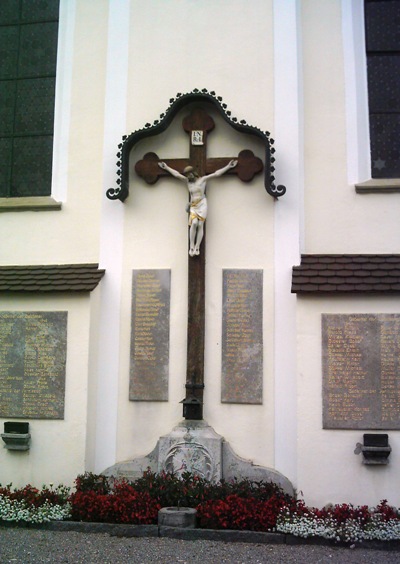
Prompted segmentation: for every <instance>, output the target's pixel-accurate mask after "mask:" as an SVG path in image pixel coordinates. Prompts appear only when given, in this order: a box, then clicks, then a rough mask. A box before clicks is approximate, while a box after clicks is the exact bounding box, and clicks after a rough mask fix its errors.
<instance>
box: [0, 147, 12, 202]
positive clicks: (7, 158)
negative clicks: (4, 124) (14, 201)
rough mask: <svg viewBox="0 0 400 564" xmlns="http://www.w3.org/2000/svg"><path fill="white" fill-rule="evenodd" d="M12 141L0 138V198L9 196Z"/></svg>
mask: <svg viewBox="0 0 400 564" xmlns="http://www.w3.org/2000/svg"><path fill="white" fill-rule="evenodd" d="M11 155H12V140H11V139H1V138H0V198H7V197H8V196H9V195H10V173H11Z"/></svg>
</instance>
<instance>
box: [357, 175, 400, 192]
mask: <svg viewBox="0 0 400 564" xmlns="http://www.w3.org/2000/svg"><path fill="white" fill-rule="evenodd" d="M355 189H356V192H357V194H385V193H391V192H400V178H371V179H370V180H367V181H366V182H359V183H357V184H355Z"/></svg>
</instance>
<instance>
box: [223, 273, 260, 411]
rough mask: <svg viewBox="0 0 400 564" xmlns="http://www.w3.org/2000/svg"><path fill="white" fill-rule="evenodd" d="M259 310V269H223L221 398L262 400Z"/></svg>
mask: <svg viewBox="0 0 400 564" xmlns="http://www.w3.org/2000/svg"><path fill="white" fill-rule="evenodd" d="M262 312H263V272H262V270H223V312H222V402H225V403H253V404H261V403H262V393H263V387H262V379H263V334H262V329H263V320H262Z"/></svg>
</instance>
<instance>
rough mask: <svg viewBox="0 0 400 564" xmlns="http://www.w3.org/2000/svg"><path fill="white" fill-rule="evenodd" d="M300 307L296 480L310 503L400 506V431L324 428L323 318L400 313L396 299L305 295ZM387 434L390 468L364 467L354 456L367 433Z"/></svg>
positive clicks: (298, 319) (299, 301)
mask: <svg viewBox="0 0 400 564" xmlns="http://www.w3.org/2000/svg"><path fill="white" fill-rule="evenodd" d="M297 305H298V317H297V327H298V351H299V353H298V376H297V379H298V381H297V386H298V398H297V409H298V482H297V488H298V490H299V491H302V492H303V494H304V499H305V501H306V503H308V504H310V505H314V506H323V505H324V504H325V503H353V504H369V505H372V506H374V505H376V504H377V503H379V501H380V500H382V499H388V500H390V503H391V504H393V505H397V506H398V505H399V504H400V496H399V491H398V487H397V475H398V465H399V460H400V432H399V431H393V430H383V431H369V430H368V429H363V430H337V429H335V430H332V429H323V428H322V341H321V314H322V313H328V314H338V313H342V314H350V313H359V314H360V313H374V314H378V313H391V314H393V313H397V314H398V313H400V300H399V299H398V298H394V297H387V298H383V297H382V298H376V297H372V296H370V297H363V298H362V297H360V298H354V297H346V298H339V297H336V298H333V299H328V298H324V297H319V298H317V297H314V298H312V297H301V298H299V299H298V301H297ZM368 432H372V433H374V432H377V433H387V434H388V435H389V444H390V446H391V447H392V452H391V454H390V457H389V464H388V465H387V466H368V465H364V464H362V454H358V455H356V454H354V450H355V448H356V445H357V443H361V444H362V443H363V434H364V433H368Z"/></svg>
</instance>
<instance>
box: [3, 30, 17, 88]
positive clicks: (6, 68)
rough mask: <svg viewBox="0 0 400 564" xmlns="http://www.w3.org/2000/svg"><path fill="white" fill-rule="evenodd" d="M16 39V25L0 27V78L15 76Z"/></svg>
mask: <svg viewBox="0 0 400 564" xmlns="http://www.w3.org/2000/svg"><path fill="white" fill-rule="evenodd" d="M18 41H19V29H18V27H14V26H6V27H0V78H15V76H16V74H17V62H18Z"/></svg>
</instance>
